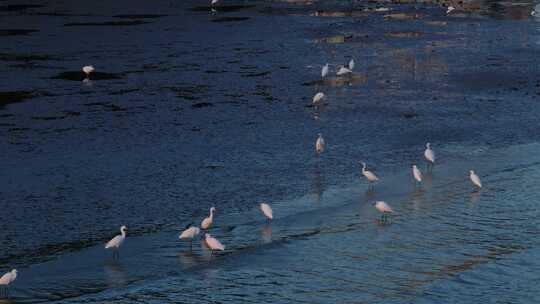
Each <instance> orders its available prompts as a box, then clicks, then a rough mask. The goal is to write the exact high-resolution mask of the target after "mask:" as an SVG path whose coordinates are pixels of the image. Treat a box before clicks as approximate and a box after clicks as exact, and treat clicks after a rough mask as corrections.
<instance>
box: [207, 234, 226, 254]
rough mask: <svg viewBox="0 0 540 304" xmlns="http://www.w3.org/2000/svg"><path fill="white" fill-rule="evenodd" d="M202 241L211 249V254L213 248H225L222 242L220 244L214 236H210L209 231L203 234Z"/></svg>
mask: <svg viewBox="0 0 540 304" xmlns="http://www.w3.org/2000/svg"><path fill="white" fill-rule="evenodd" d="M204 241H205V242H206V245H207V246H208V247H209V248H210V250H211V251H212V254H213V253H214V250H221V251H223V250H225V246H223V244H221V243H220V242H219V241H218V240H217V239H216V238H214V237H212V236H211V235H210V234H209V233H206V234H205V235H204Z"/></svg>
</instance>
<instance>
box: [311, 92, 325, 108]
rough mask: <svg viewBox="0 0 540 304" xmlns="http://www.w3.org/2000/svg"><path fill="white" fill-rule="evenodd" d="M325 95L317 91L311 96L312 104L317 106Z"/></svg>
mask: <svg viewBox="0 0 540 304" xmlns="http://www.w3.org/2000/svg"><path fill="white" fill-rule="evenodd" d="M325 98H326V95H324V93H323V92H319V93H317V94H315V96H313V105H315V106H318V105H319V104H320V103H321V102H322V101H323V100H324V99H325Z"/></svg>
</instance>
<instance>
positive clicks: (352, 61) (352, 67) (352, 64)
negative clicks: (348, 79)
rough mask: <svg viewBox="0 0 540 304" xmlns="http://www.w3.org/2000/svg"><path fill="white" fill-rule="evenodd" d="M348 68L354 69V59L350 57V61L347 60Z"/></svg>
mask: <svg viewBox="0 0 540 304" xmlns="http://www.w3.org/2000/svg"><path fill="white" fill-rule="evenodd" d="M349 70H351V71H352V70H354V59H351V61H349Z"/></svg>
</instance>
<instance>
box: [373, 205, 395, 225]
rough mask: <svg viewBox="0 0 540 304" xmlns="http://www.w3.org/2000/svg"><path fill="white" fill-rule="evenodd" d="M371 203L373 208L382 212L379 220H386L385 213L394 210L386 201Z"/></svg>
mask: <svg viewBox="0 0 540 304" xmlns="http://www.w3.org/2000/svg"><path fill="white" fill-rule="evenodd" d="M373 205H374V206H375V209H377V211H379V212H380V213H382V215H381V221H386V220H387V214H388V213H394V210H393V209H392V208H391V207H390V206H389V205H388V204H387V203H385V202H383V201H378V202H375V204H373Z"/></svg>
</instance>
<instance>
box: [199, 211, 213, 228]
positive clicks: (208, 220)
mask: <svg viewBox="0 0 540 304" xmlns="http://www.w3.org/2000/svg"><path fill="white" fill-rule="evenodd" d="M214 211H216V207H212V208H210V215H209V216H208V217H207V218H205V219H204V220H203V221H202V223H201V228H202V229H204V230H206V229H208V228H209V227H210V225H212V222H213V221H214Z"/></svg>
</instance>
